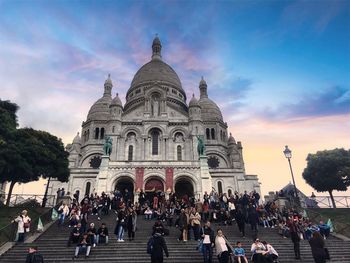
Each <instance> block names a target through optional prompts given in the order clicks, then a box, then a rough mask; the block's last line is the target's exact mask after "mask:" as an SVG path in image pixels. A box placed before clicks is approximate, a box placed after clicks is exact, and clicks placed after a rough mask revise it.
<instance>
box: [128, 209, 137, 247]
mask: <svg viewBox="0 0 350 263" xmlns="http://www.w3.org/2000/svg"><path fill="white" fill-rule="evenodd" d="M136 222H137V214H136V211H135V210H134V209H133V208H131V207H130V208H129V209H128V216H127V223H126V224H127V225H126V226H127V229H128V237H129V241H131V240H134V238H135V232H136Z"/></svg>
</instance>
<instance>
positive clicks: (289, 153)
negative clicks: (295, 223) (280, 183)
mask: <svg viewBox="0 0 350 263" xmlns="http://www.w3.org/2000/svg"><path fill="white" fill-rule="evenodd" d="M283 153H284V156H285V157H286V158H287V159H288V163H289V168H290V173H291V174H292V180H293V185H294V193H295V200H296V202H297V205H300V202H299V196H298V190H297V186H296V185H295V180H294V174H293V169H292V164H291V162H290V159H291V158H292V151H291V150H290V149H289V148H288V145H286V148H285V149H284V151H283Z"/></svg>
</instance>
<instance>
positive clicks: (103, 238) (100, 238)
mask: <svg viewBox="0 0 350 263" xmlns="http://www.w3.org/2000/svg"><path fill="white" fill-rule="evenodd" d="M96 243H97V244H100V243H105V244H108V228H107V227H106V224H105V223H102V224H101V226H100V228H99V229H98V230H97V236H96Z"/></svg>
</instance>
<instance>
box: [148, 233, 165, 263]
mask: <svg viewBox="0 0 350 263" xmlns="http://www.w3.org/2000/svg"><path fill="white" fill-rule="evenodd" d="M152 238H153V246H152V253H151V263H163V251H164V252H165V255H166V257H167V258H168V257H169V251H168V247H167V245H166V242H165V239H164V237H162V234H161V233H160V231H159V229H156V233H155V234H154V235H153V237H152Z"/></svg>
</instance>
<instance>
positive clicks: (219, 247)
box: [215, 228, 230, 263]
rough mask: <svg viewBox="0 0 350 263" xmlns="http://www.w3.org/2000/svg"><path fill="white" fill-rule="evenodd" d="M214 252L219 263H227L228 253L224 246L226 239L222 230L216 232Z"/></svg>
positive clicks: (225, 245)
mask: <svg viewBox="0 0 350 263" xmlns="http://www.w3.org/2000/svg"><path fill="white" fill-rule="evenodd" d="M215 250H216V255H217V256H218V259H219V262H220V263H228V262H229V257H230V253H229V251H228V247H227V244H226V238H225V236H224V234H223V233H222V229H221V228H219V229H218V230H217V235H216V237H215Z"/></svg>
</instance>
